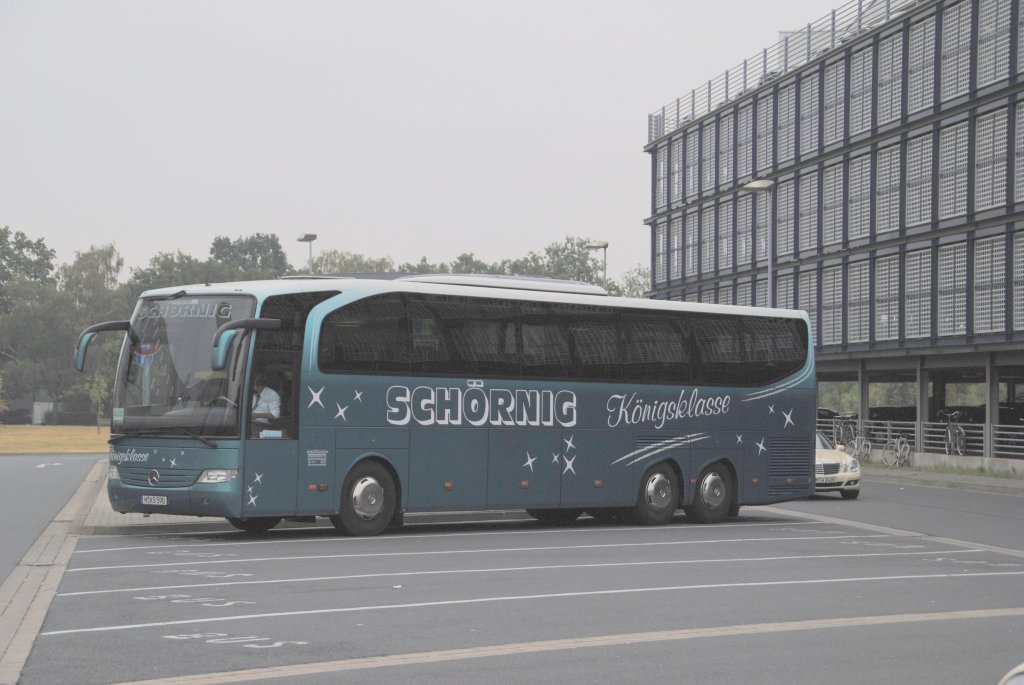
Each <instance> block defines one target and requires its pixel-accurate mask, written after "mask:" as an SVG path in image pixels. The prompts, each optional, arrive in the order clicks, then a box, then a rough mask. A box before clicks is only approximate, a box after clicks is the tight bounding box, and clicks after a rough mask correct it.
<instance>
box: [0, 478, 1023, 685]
mask: <svg viewBox="0 0 1024 685" xmlns="http://www.w3.org/2000/svg"><path fill="white" fill-rule="evenodd" d="M888 475H890V474H885V473H879V474H878V476H877V477H879V478H883V477H887V476H888ZM889 481H890V483H901V482H903V483H907V484H914V485H920V484H922V483H928V484H930V485H931V486H932V487H934V488H936V492H938V490H937V488H963V487H973V488H976V489H977V490H978V492H979V493H980V492H992V493H1001V494H1000V496H1002V494H1006V493H1012V492H1019V491H1020V488H1019V487H1018V483H1016V482H1013V481H1006V480H997V479H988V480H985V479H975V482H972V481H971V480H970V479H969V478H959V477H958V478H956V479H953V478H949V477H940V476H936V475H934V474H921V473H912V472H907V473H901V474H891V478H889ZM986 487H987V488H989V490H987V491H986V490H985V488H986ZM878 489H879V490H881V489H882V488H878ZM869 493H870V490H869ZM926 494H927V493H926ZM866 496H867V497H870V494H869V495H866ZM83 498H86V499H88V501H85V499H83ZM1011 498H1012V499H1011V502H1010V503H1011V505H1012V502H1013V501H1015V500H1016V497H1015V496H1012V495H1011ZM862 499H863V498H862ZM75 500H78V504H77V508H76V503H75ZM794 504H798V505H799V506H796V507H791V508H789V509H787V508H785V505H783V506H781V507H748V508H744V509H743V511H742V515H741V517H740V518H739V519H737V520H733V521H730V522H727V523H724V524H719V525H713V526H702V525H698V524H694V523H691V522H689V521H687V520H686V518H685V517H684V516H682V515H680V516H679V517H677V519H676V521H675V522H674V523H673V524H671V525H668V526H664V527H656V528H647V527H632V526H623V525H608V524H604V523H600V522H598V521H596V520H592V519H587V518H583V519H581V520H580V521H578V522H577V524H576V525H575V526H573V527H568V528H566V527H562V528H548V527H544V526H541V525H540V524H538V523H537V522H535V521H533V520H532V519H528V518H526V517H525V514H523V513H522V512H497V513H493V512H487V513H483V514H481V513H474V514H466V515H459V514H447V515H418V516H417V515H410V516H409V517H408V518H407V525H406V526H405V527H404V528H403V529H401V530H400V531H397V532H394V533H392V534H389V535H385V536H381V537H376V538H344V537H338V536H337V535H336V534H335V533H334V530H333V528H331V527H330V526H328V525H326V524H323V525H310V524H299V523H286V524H283V525H282V526H280V527H279V528H278V529H275V530H274V531H271V532H270V533H269V534H266V535H264V536H260V537H252V536H248V535H246V534H243V533H240V532H238V531H235V530H234V529H232V528H230V527H229V526H228V525H227V524H226V523H224V522H223V521H219V520H210V521H206V520H200V519H191V518H176V517H152V518H144V517H142V516H138V515H130V516H127V517H126V516H122V515H118V514H114V513H113V512H111V511H110V508H109V505H108V504H107V503H106V499H105V494H104V492H103V490H102V478H96V474H92V476H91V477H90V478H87V480H86V484H84V485H83V489H81V490H80V491H79V493H78V494H77V495H76V496H75V498H73V499H72V502H70V503H69V505H68V507H66V508H65V511H64V512H62V513H61V515H59V516H58V517H57V519H55V521H54V523H53V524H51V527H52V526H57V528H56V529H54V530H53V531H50V533H52V535H51V537H52V539H51V540H49V542H47V536H48V534H45V533H44V535H43V536H41V538H40V541H38V542H37V544H36V546H35V547H34V548H33V549H34V550H35V552H34V554H35V556H33V553H30V555H29V557H28V558H29V561H28V564H27V565H26V563H25V562H23V564H22V565H21V566H20V567H19V568H27V569H28V570H27V571H26V573H29V574H30V573H32V572H38V573H40V574H42V575H41V576H40V577H41V578H42V579H43V580H42V581H40V583H39V587H38V591H37V595H38V597H39V598H40V599H39V600H38V601H37V602H36V604H42V605H43V609H42V610H40V609H39V608H38V606H36V608H35V609H34V610H33V611H29V612H28V613H27V619H26V622H25V625H26V626H27V630H26V631H22V632H31V634H29V635H20V640H21V643H20V649H21V650H22V651H23V653H24V655H23V656H24V657H27V661H25V662H24V670H23V671H22V674H21V679H20V681H19V682H21V683H26V684H36V683H39V684H45V683H67V682H75V683H138V682H152V683H161V684H163V685H170V684H172V683H186V682H187V683H191V684H192V685H197V684H200V683H202V684H208V683H222V682H259V681H279V680H282V679H285V678H287V679H288V682H295V683H333V682H338V680H339V679H343V680H344V682H368V683H369V682H373V683H379V682H381V681H384V682H390V681H394V680H398V679H400V678H404V679H406V680H410V681H412V682H417V683H420V682H437V683H441V682H480V681H484V680H487V681H490V682H499V683H504V682H509V683H537V682H552V683H554V682H558V683H564V682H636V681H639V680H648V679H649V680H659V679H664V678H665V677H667V676H671V675H673V674H682V673H685V674H687V675H688V676H692V679H693V681H694V682H705V681H706V682H744V681H749V682H787V683H811V682H818V681H819V679H820V675H821V670H820V663H821V661H822V660H827V662H828V664H829V667H830V668H829V670H830V675H829V679H830V681H831V682H834V683H860V684H862V683H864V682H893V681H894V679H896V680H899V681H900V682H905V683H917V682H940V681H941V682H992V683H995V682H996V681H997V680H998V677H999V676H1000V675H1001V674H1002V673H1003V672H1005V671H1006V669H1007V668H1008V665H1007V664H1006V662H1007V659H1010V660H1012V657H1011V656H1008V655H1015V654H1019V657H1020V658H1019V659H1018V660H1024V653H1020V645H1019V638H1018V636H1019V634H1020V632H1021V631H1024V606H1020V604H1021V603H1020V602H1017V601H1016V600H1015V598H1016V597H1019V596H1020V588H1021V587H1022V584H1021V581H1022V579H1024V551H1020V550H1014V549H1003V548H1000V547H998V546H993V545H986V544H971V543H967V542H963V541H959V540H951V539H945V538H940V537H933V536H931V535H919V534H913V533H908V532H906V531H901V530H896V529H893V528H888V527H885V526H879V525H871V524H869V523H865V522H857V521H853V520H848V519H846V518H843V517H842V516H841V512H842V511H843V510H842V509H840V508H839V507H870V506H872V505H871V504H870V502H869V503H865V502H864V501H856V502H845V503H844V502H840V501H839V500H838V498H836V501H835V502H832V501H831V499H830V498H820V499H819V502H818V503H817V505H815V503H814V502H803V503H794ZM876 504H880V503H876ZM829 505H831V506H829ZM836 505H839V506H838V507H837V506H836ZM815 506H817V507H819V511H827V512H831V513H834V514H835V515H834V516H832V515H821V514H820V513H815V511H814V508H815ZM846 511H849V509H846ZM62 526H63V527H62ZM48 530H49V529H48ZM33 560H34V561H33ZM62 563H66V571H64V572H63V573H60V571H63V569H62V568H59V567H60V565H61V564H62ZM8 584H9V583H8ZM26 585H28V582H27V581H26ZM5 587H7V584H5ZM14 596H21V595H20V594H17V595H14ZM33 613H34V614H36V618H37V627H36V630H35V631H34V632H32V631H31V626H32V620H31V619H32V616H33ZM44 617H45V618H44ZM36 633H38V634H36ZM950 635H956V639H955V641H953V642H952V643H951V641H950ZM33 637H34V638H35V640H34V643H33V641H32V638H33ZM851 645H853V646H855V647H853V648H851ZM949 645H953V647H952V649H953V650H954V651H955V652H956V653H957V654H958V656H957V657H956V658H950V655H951V653H950V647H949ZM16 646H17V645H16ZM29 649H31V653H30V654H29ZM9 651H15V650H9ZM865 652H867V653H870V654H871V655H872V656H871V658H870V659H864V658H862V653H865ZM961 652H962V653H963V654H964V656H963V657H960V656H959V653H961ZM737 654H742V655H743V658H741V659H738V658H737ZM809 654H810V655H813V658H809V657H808V655H809ZM923 655H933V658H932V659H931V660H930V661H924V662H923V661H922V659H921V657H922V656H923ZM922 663H927V664H931V666H926V667H924V668H926V669H927V668H931V669H932V671H928V670H925V671H923V672H922V671H921V670H920V669H921V668H922V666H920V665H919V664H922ZM979 668H981V669H987V670H984V674H983V676H979ZM8 672H10V670H8ZM937 676H938V677H940V680H938V681H934V680H929V678H934V677H937ZM5 682H6V681H5ZM10 682H14V680H13V679H12V680H10Z"/></svg>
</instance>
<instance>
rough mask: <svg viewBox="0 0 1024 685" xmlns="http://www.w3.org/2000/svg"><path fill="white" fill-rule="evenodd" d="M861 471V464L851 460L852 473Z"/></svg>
mask: <svg viewBox="0 0 1024 685" xmlns="http://www.w3.org/2000/svg"><path fill="white" fill-rule="evenodd" d="M859 470H860V464H859V463H858V462H857V460H856V459H851V460H850V472H851V473H854V472H857V471H859Z"/></svg>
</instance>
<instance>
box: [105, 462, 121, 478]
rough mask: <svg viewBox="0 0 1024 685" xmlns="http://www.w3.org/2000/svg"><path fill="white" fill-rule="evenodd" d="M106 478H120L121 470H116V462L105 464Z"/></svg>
mask: <svg viewBox="0 0 1024 685" xmlns="http://www.w3.org/2000/svg"><path fill="white" fill-rule="evenodd" d="M107 480H121V472H120V471H118V470H117V464H107Z"/></svg>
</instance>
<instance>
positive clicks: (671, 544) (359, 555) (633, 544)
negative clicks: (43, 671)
mask: <svg viewBox="0 0 1024 685" xmlns="http://www.w3.org/2000/svg"><path fill="white" fill-rule="evenodd" d="M884 537H890V536H888V535H883V534H874V535H803V536H791V537H771V538H718V539H714V540H669V541H662V542H619V543H610V544H601V545H557V546H550V547H498V548H493V549H488V548H481V549H445V550H420V551H415V552H373V553H369V554H368V553H365V552H353V553H350V554H311V555H302V556H288V557H257V558H255V559H214V560H211V561H175V562H168V563H163V564H122V565H117V566H84V567H81V568H72V569H68V570H67V573H86V572H89V571H114V570H123V569H138V568H163V567H167V566H200V565H203V566H205V565H210V564H241V563H255V562H264V561H312V560H315V559H370V558H377V557H425V556H445V555H457V554H498V553H509V552H511V553H515V554H520V553H522V552H558V551H569V550H581V549H622V548H627V547H674V546H680V545H711V544H726V543H734V542H793V541H821V540H850V539H862V538H884Z"/></svg>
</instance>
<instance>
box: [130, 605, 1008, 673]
mask: <svg viewBox="0 0 1024 685" xmlns="http://www.w3.org/2000/svg"><path fill="white" fill-rule="evenodd" d="M1020 616H1024V608H1011V609H984V610H980V609H979V610H966V611H944V612H938V613H920V614H892V615H888V616H885V615H883V616H855V617H851V618H827V619H812V620H804V621H785V622H778V623H751V624H741V625H732V626H720V627H714V628H684V629H680V630H660V631H654V632H647V633H626V634H620V635H599V636H595V637H579V638H566V639H561V640H539V641H536V642H518V643H509V644H503V645H489V646H484V647H469V648H464V649H444V650H437V651H432V652H411V653H407V654H395V655H391V656H377V657H363V658H355V659H340V660H337V661H321V662H317V663H309V664H291V665H282V666H270V667H265V668H250V669H246V670H241V671H224V672H220V673H199V674H195V675H186V676H178V677H171V678H158V679H153V680H136V681H131V682H124V683H118V684H117V685H218V684H219V683H237V682H245V681H252V680H274V679H279V678H295V677H299V676H310V675H319V674H327V673H342V672H345V671H362V670H367V669H371V668H388V667H395V666H413V665H421V664H438V663H444V662H451V661H465V660H468V659H488V658H495V657H504V656H520V655H524V654H540V653H544V652H561V651H568V650H571V649H594V648H597V649H606V648H608V647H622V646H628V645H639V644H648V643H652V642H675V641H681V640H693V639H707V638H718V637H736V636H741V635H769V634H776V633H789V632H797V631H806V630H830V629H839V628H863V627H872V626H882V625H899V624H906V623H928V622H937V621H963V620H984V619H1000V618H1017V617H1020Z"/></svg>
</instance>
